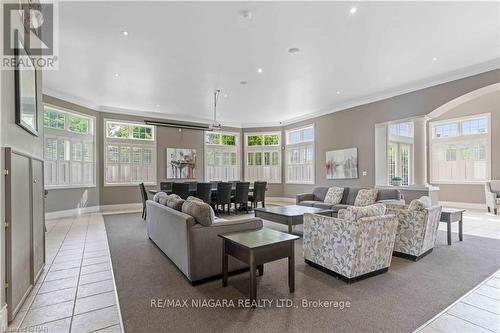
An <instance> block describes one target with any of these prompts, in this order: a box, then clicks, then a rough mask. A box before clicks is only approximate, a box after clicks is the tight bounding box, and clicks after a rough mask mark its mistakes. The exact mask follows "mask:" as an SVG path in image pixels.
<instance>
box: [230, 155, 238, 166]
mask: <svg viewBox="0 0 500 333" xmlns="http://www.w3.org/2000/svg"><path fill="white" fill-rule="evenodd" d="M231 165H238V159H237V158H236V153H234V152H233V153H231Z"/></svg>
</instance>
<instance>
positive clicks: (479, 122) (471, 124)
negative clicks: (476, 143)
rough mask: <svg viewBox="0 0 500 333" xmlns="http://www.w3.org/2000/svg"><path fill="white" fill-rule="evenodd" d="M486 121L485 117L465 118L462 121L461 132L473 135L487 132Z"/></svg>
mask: <svg viewBox="0 0 500 333" xmlns="http://www.w3.org/2000/svg"><path fill="white" fill-rule="evenodd" d="M487 126H488V122H487V119H486V118H479V119H471V120H465V121H463V122H462V134H463V135H473V134H482V133H487V132H488V128H487Z"/></svg>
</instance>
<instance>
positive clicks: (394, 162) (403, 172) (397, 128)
mask: <svg viewBox="0 0 500 333" xmlns="http://www.w3.org/2000/svg"><path fill="white" fill-rule="evenodd" d="M387 129H388V131H387V136H388V138H387V184H391V182H392V179H393V178H394V177H400V178H401V185H404V186H408V185H411V184H412V170H413V122H408V121H406V122H400V123H393V124H389V125H387Z"/></svg>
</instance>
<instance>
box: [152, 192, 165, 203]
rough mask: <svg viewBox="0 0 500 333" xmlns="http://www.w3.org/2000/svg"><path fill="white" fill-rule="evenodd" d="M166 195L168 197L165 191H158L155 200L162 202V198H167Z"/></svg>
mask: <svg viewBox="0 0 500 333" xmlns="http://www.w3.org/2000/svg"><path fill="white" fill-rule="evenodd" d="M166 197H168V195H167V193H165V192H158V193H156V194H155V195H154V197H153V201H154V202H158V203H159V202H160V198H163V199H165V198H166Z"/></svg>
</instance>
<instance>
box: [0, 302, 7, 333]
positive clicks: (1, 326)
mask: <svg viewBox="0 0 500 333" xmlns="http://www.w3.org/2000/svg"><path fill="white" fill-rule="evenodd" d="M8 327H9V320H8V316H7V304H5V305H4V306H3V308H2V309H1V310H0V332H7V328H8Z"/></svg>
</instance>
